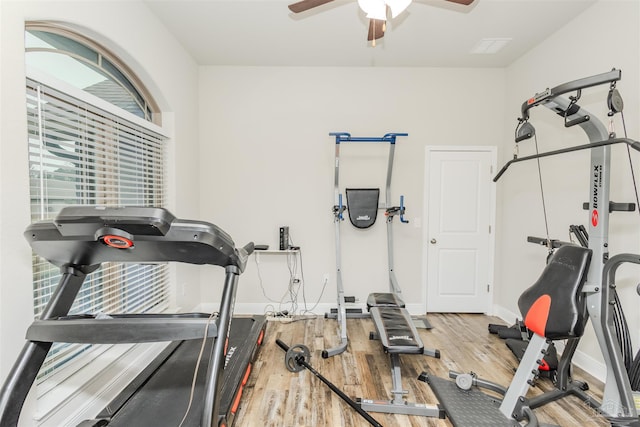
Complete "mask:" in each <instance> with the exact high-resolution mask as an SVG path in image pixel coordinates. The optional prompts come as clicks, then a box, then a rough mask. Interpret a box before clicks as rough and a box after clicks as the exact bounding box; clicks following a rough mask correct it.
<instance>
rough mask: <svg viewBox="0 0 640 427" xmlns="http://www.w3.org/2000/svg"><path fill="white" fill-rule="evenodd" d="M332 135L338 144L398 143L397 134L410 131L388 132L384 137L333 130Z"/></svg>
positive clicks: (402, 134) (400, 134) (405, 134)
mask: <svg viewBox="0 0 640 427" xmlns="http://www.w3.org/2000/svg"><path fill="white" fill-rule="evenodd" d="M329 135H331V136H335V137H336V144H340V143H341V142H388V143H390V144H395V143H396V137H397V136H409V134H408V133H387V134H385V135H384V136H383V137H371V136H358V137H356V136H351V134H350V133H347V132H331V133H329Z"/></svg>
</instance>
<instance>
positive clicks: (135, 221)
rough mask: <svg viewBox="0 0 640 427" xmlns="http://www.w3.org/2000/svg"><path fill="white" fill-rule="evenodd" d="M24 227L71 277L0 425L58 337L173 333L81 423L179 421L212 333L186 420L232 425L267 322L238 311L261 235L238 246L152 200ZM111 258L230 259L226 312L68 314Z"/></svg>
mask: <svg viewBox="0 0 640 427" xmlns="http://www.w3.org/2000/svg"><path fill="white" fill-rule="evenodd" d="M24 235H25V237H26V239H27V240H28V241H29V244H30V245H31V247H32V249H33V250H34V252H35V253H37V254H38V255H40V256H42V257H43V258H45V259H47V260H48V261H49V262H51V263H52V264H54V265H56V266H58V267H60V269H61V273H62V277H61V279H60V283H59V284H58V287H57V288H56V290H55V291H54V294H53V295H52V297H51V299H50V301H49V303H48V304H47V306H46V308H45V309H44V311H43V313H42V315H41V317H40V318H39V319H38V320H36V321H34V322H33V324H32V325H31V326H30V327H29V329H28V330H27V334H26V338H27V342H26V343H25V345H24V347H23V350H22V352H21V353H20V355H19V356H18V360H17V361H16V362H15V364H14V366H13V368H12V369H11V371H10V372H9V375H8V376H7V379H6V380H5V383H4V384H3V385H2V388H1V389H0V425H1V426H3V427H5V426H6V427H14V426H17V425H18V419H19V417H20V413H21V412H22V406H23V405H24V402H25V399H26V397H27V394H28V392H29V390H30V389H31V387H32V384H33V382H34V380H35V378H36V376H37V374H38V371H39V370H40V367H41V366H42V363H43V362H44V360H45V358H46V356H47V353H48V351H49V349H50V348H51V346H52V344H53V343H54V342H68V343H86V344H118V343H138V342H164V341H170V342H171V343H170V344H169V345H168V346H167V347H166V348H165V350H164V351H162V352H161V354H159V355H158V356H157V357H156V358H155V359H154V360H153V361H152V362H151V363H150V364H149V365H148V366H147V368H145V369H144V370H143V372H141V373H140V374H139V375H138V376H137V377H136V378H135V379H134V380H133V381H132V382H131V383H130V384H129V385H128V386H127V387H126V388H125V389H124V390H123V391H122V393H121V394H120V395H119V396H118V397H116V399H114V400H113V401H112V402H111V403H110V404H109V405H107V407H106V408H105V409H104V410H103V411H101V413H100V414H98V416H97V417H96V418H94V419H92V420H86V421H83V422H82V423H81V424H80V425H81V426H83V427H84V426H96V427H97V426H117V425H127V426H147V425H148V426H164V425H167V426H177V425H178V424H179V423H180V420H181V419H182V417H183V416H184V414H185V412H186V411H187V407H188V402H189V395H190V390H191V381H192V377H193V372H194V369H195V365H196V363H195V362H196V359H197V357H198V354H199V352H200V346H201V345H202V341H203V340H205V339H206V348H205V351H204V352H203V357H202V361H201V363H200V366H199V372H198V376H197V384H196V387H195V393H194V398H193V401H192V405H191V408H190V410H189V413H188V416H187V419H185V422H184V423H183V424H182V425H183V426H201V427H211V426H219V427H220V426H229V425H231V423H233V420H234V417H235V412H236V411H237V408H238V404H239V401H240V397H241V395H242V388H243V386H244V384H246V381H247V379H248V377H249V374H250V372H251V362H252V361H253V359H254V358H255V356H256V353H257V350H258V347H259V346H260V344H261V343H262V338H263V336H264V330H265V325H266V319H265V318H264V316H255V317H250V318H249V317H246V318H244V317H237V318H233V319H232V315H233V306H234V302H235V294H236V290H237V285H238V278H239V275H240V274H241V273H242V272H243V271H244V269H245V266H246V263H247V259H248V257H249V255H250V254H251V253H252V252H253V243H249V244H247V245H246V246H244V247H243V248H236V246H235V244H234V242H233V240H232V239H231V237H230V236H229V235H228V234H226V233H225V232H224V231H222V230H221V229H220V228H218V227H217V226H215V225H213V224H210V223H207V222H202V221H191V220H183V219H178V218H176V217H174V216H173V215H172V214H171V213H170V212H169V211H167V210H166V209H162V208H153V207H125V208H105V207H93V206H74V207H67V208H64V209H63V210H62V211H61V212H60V214H59V215H58V216H57V217H56V218H55V219H54V220H47V221H40V222H36V223H33V224H31V225H30V226H29V227H28V228H27V230H26V231H25V233H24ZM103 262H128V263H164V262H184V263H190V264H201V265H202V264H210V265H217V266H220V267H223V268H224V269H225V280H224V286H223V291H222V298H221V303H220V309H219V312H218V316H217V317H216V318H214V319H213V320H212V319H210V316H209V315H208V314H202V313H185V314H168V315H164V314H110V315H109V316H107V318H102V317H103V316H101V318H100V319H97V318H95V317H94V316H92V315H73V316H69V315H68V313H69V309H70V308H71V306H72V304H73V302H74V300H75V298H76V296H77V294H78V292H79V290H80V287H81V286H82V284H83V282H84V280H85V278H86V276H87V275H88V274H89V273H91V272H93V271H96V270H97V269H99V268H100V266H101V264H102V263H103ZM207 325H208V327H207ZM205 331H206V336H205ZM225 365H226V366H225Z"/></svg>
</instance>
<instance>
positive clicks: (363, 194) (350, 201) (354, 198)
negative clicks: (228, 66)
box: [345, 188, 380, 228]
mask: <svg viewBox="0 0 640 427" xmlns="http://www.w3.org/2000/svg"><path fill="white" fill-rule="evenodd" d="M345 192H346V193H347V209H348V211H349V220H350V221H351V224H353V225H354V226H355V227H357V228H369V227H371V226H372V225H373V224H374V223H375V222H376V217H377V216H378V198H379V197H380V189H379V188H347V189H346V190H345Z"/></svg>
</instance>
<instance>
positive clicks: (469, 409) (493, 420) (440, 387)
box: [418, 372, 520, 427]
mask: <svg viewBox="0 0 640 427" xmlns="http://www.w3.org/2000/svg"><path fill="white" fill-rule="evenodd" d="M418 379H419V380H421V381H424V382H426V383H428V384H429V386H431V389H432V390H433V393H434V394H435V395H436V398H437V399H438V401H439V402H440V406H442V407H443V408H444V410H445V412H446V413H447V416H448V417H449V419H450V420H451V424H453V425H455V426H456V427H513V426H520V424H519V423H517V422H516V421H514V420H509V419H508V418H507V417H505V416H504V414H502V412H500V407H499V405H500V404H499V403H498V402H497V401H496V399H493V398H491V397H489V396H488V395H486V394H484V393H483V392H481V391H480V390H478V389H475V388H472V389H470V390H461V389H459V388H458V386H457V385H456V383H455V381H452V380H448V379H444V378H439V377H433V376H430V375H427V374H426V373H424V372H423V373H422V375H420V377H419V378H418Z"/></svg>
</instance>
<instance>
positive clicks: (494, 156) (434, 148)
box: [422, 145, 498, 315]
mask: <svg viewBox="0 0 640 427" xmlns="http://www.w3.org/2000/svg"><path fill="white" fill-rule="evenodd" d="M443 151H445V152H446V151H448V152H469V151H475V152H485V153H489V154H490V155H491V172H490V174H491V175H494V174H495V173H497V162H498V147H497V146H493V145H461V146H458V145H427V146H426V147H425V161H424V191H423V200H422V203H423V205H422V224H423V227H422V301H423V304H422V305H423V306H424V312H425V313H427V305H428V304H427V303H428V301H427V298H428V297H427V296H428V294H429V293H428V289H429V288H428V286H429V283H428V277H429V276H428V273H429V244H428V243H429V197H430V187H429V185H430V182H429V162H430V161H431V153H433V152H443ZM489 210H490V212H489V226H490V227H491V232H490V233H489V254H488V258H489V268H488V273H487V274H488V277H487V281H488V282H489V283H488V285H489V292H488V295H487V306H486V311H485V314H489V315H492V314H493V311H494V310H493V305H494V304H493V291H494V288H495V253H496V184H495V183H494V182H491V183H490V188H489Z"/></svg>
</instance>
